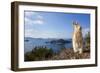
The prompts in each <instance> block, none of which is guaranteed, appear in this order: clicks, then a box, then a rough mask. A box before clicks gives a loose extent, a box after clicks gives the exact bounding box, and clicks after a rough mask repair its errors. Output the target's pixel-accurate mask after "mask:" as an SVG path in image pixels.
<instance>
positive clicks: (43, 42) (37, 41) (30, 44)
mask: <svg viewBox="0 0 100 73" xmlns="http://www.w3.org/2000/svg"><path fill="white" fill-rule="evenodd" d="M53 40H55V39H41V38H30V37H25V38H24V52H25V53H26V52H29V51H31V50H32V49H34V47H38V46H42V47H47V48H50V49H52V50H53V51H54V52H59V51H60V50H61V49H63V48H66V49H70V48H72V41H71V39H66V41H70V42H67V43H61V42H56V43H55V42H53V43H51V41H53Z"/></svg>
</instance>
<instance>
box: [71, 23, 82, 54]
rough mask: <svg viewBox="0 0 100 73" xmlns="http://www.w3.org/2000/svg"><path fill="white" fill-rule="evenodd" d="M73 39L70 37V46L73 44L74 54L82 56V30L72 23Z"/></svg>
mask: <svg viewBox="0 0 100 73" xmlns="http://www.w3.org/2000/svg"><path fill="white" fill-rule="evenodd" d="M73 28H74V31H73V37H72V44H73V51H74V53H77V52H78V53H79V54H82V52H83V37H82V28H81V26H80V24H78V23H77V22H73Z"/></svg>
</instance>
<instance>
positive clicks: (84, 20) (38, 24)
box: [24, 11, 90, 39]
mask: <svg viewBox="0 0 100 73" xmlns="http://www.w3.org/2000/svg"><path fill="white" fill-rule="evenodd" d="M73 21H77V22H78V23H79V24H80V25H81V27H82V33H83V36H84V35H85V34H86V33H87V32H88V31H89V30H90V14H79V13H61V12H40V11H24V30H25V34H24V36H25V37H32V38H58V39H59V38H60V39H61V38H63V39H68V38H72V34H73V25H72V22H73Z"/></svg>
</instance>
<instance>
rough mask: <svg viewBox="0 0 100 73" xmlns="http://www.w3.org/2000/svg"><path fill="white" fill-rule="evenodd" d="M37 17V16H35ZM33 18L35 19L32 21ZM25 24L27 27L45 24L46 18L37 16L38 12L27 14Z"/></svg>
mask: <svg viewBox="0 0 100 73" xmlns="http://www.w3.org/2000/svg"><path fill="white" fill-rule="evenodd" d="M34 15H35V16H34ZM32 16H33V17H35V18H34V19H32ZM25 24H26V25H27V24H28V25H33V24H37V25H38V24H39V25H42V24H44V18H43V16H41V15H39V14H37V13H36V12H25Z"/></svg>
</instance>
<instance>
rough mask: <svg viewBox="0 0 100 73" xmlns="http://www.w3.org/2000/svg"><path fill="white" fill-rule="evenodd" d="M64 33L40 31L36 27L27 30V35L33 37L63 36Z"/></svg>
mask: <svg viewBox="0 0 100 73" xmlns="http://www.w3.org/2000/svg"><path fill="white" fill-rule="evenodd" d="M62 34H63V33H56V32H49V31H38V30H36V29H27V30H25V37H33V38H62V37H63V35H62Z"/></svg>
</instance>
